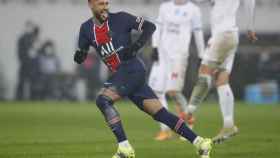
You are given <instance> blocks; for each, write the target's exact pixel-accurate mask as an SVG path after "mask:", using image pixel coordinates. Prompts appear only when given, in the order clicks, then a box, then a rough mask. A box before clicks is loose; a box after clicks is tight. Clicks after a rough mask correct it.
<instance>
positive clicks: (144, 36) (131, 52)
mask: <svg viewBox="0 0 280 158" xmlns="http://www.w3.org/2000/svg"><path fill="white" fill-rule="evenodd" d="M123 14H124V15H125V17H126V18H125V20H126V22H127V24H128V27H129V28H128V29H129V30H130V31H131V30H133V29H134V30H138V31H139V32H141V35H140V37H139V38H138V39H137V40H136V41H135V42H134V43H132V44H131V45H130V46H129V48H127V50H126V52H125V54H126V56H127V58H131V57H132V56H135V55H136V53H137V52H138V51H139V50H140V49H141V48H142V47H143V46H144V45H145V44H146V43H147V41H148V40H149V39H150V38H151V37H152V35H153V33H154V31H155V30H156V26H155V24H153V23H152V22H150V21H147V20H144V18H142V17H135V16H133V15H130V14H128V13H123Z"/></svg>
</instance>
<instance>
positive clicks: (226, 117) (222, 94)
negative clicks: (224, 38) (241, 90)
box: [213, 49, 238, 143]
mask: <svg viewBox="0 0 280 158" xmlns="http://www.w3.org/2000/svg"><path fill="white" fill-rule="evenodd" d="M232 51H234V52H235V49H233V50H232ZM233 61H234V53H232V55H231V56H229V57H228V58H227V59H226V61H225V62H224V63H223V64H222V68H221V69H220V71H219V72H218V73H217V79H216V87H217V91H218V96H219V104H220V109H221V112H222V116H223V128H222V129H221V130H220V132H219V133H218V134H217V136H215V137H214V138H213V141H214V143H222V142H223V141H224V140H227V139H229V138H231V137H232V136H234V135H236V134H237V133H238V128H237V127H236V126H235V124H234V95H233V92H232V90H231V87H230V85H229V77H230V72H231V70H232V66H233Z"/></svg>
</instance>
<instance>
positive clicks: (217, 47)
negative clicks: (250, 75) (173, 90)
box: [188, 0, 257, 143]
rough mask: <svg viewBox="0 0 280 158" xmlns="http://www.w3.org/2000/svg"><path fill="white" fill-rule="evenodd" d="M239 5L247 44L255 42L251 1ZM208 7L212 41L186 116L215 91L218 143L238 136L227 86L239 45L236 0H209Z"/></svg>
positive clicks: (230, 92)
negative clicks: (220, 117)
mask: <svg viewBox="0 0 280 158" xmlns="http://www.w3.org/2000/svg"><path fill="white" fill-rule="evenodd" d="M242 2H244V6H245V8H246V15H244V16H246V17H247V21H248V34H247V35H248V38H249V40H250V41H251V42H255V41H256V40H257V37H256V33H255V32H254V28H253V26H254V25H253V24H254V7H255V0H242ZM211 4H212V10H211V27H212V28H211V31H212V37H211V38H210V40H209V42H208V46H207V48H206V52H205V54H204V56H203V60H202V63H201V66H200V69H199V76H198V80H197V83H196V85H195V87H194V89H193V91H192V94H191V98H190V102H189V105H188V116H189V117H193V115H192V114H193V113H194V111H195V110H196V109H197V106H198V105H200V104H201V102H202V101H203V100H204V98H205V97H206V96H207V94H208V92H209V90H210V88H211V87H216V88H217V91H218V96H219V103H220V107H221V111H222V115H223V121H224V123H223V128H222V129H221V131H220V133H219V134H218V135H217V136H215V137H214V138H213V142H214V143H221V142H223V141H224V140H226V139H228V138H230V137H232V136H234V135H236V134H237V133H238V128H237V127H236V126H235V123H234V116H233V115H234V114H233V113H234V96H233V93H232V90H231V88H230V85H229V77H230V73H231V70H232V66H233V61H234V56H235V54H236V49H237V47H238V42H239V37H238V27H237V24H236V14H237V10H238V8H239V5H240V0H212V1H211Z"/></svg>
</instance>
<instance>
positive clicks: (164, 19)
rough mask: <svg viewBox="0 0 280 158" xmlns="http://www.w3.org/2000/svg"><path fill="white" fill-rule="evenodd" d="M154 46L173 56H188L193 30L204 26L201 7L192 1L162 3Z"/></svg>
mask: <svg viewBox="0 0 280 158" xmlns="http://www.w3.org/2000/svg"><path fill="white" fill-rule="evenodd" d="M156 24H157V30H156V32H155V33H154V36H153V46H154V47H157V48H158V50H159V52H160V54H161V52H167V53H168V54H165V55H167V56H169V57H171V58H181V57H188V55H189V54H188V52H189V51H188V50H189V45H190V41H191V36H192V31H193V30H196V29H201V28H202V22H201V12H200V9H199V8H198V7H197V6H196V5H194V4H193V3H191V2H187V3H186V4H183V5H176V4H175V3H174V2H173V1H170V2H165V3H163V4H161V6H160V9H159V16H158V19H157V22H156Z"/></svg>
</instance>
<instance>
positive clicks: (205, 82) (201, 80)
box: [197, 74, 213, 89]
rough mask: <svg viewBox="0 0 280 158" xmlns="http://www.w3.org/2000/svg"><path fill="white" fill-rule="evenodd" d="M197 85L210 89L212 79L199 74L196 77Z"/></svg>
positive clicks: (209, 76)
mask: <svg viewBox="0 0 280 158" xmlns="http://www.w3.org/2000/svg"><path fill="white" fill-rule="evenodd" d="M197 84H198V85H201V86H203V87H205V88H207V89H210V88H211V87H212V85H213V78H212V76H211V75H204V74H200V75H199V76H198V80H197Z"/></svg>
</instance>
